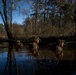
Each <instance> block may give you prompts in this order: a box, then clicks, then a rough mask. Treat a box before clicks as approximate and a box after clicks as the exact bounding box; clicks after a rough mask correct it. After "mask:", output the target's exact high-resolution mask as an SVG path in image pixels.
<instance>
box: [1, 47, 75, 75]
mask: <svg viewBox="0 0 76 75" xmlns="http://www.w3.org/2000/svg"><path fill="white" fill-rule="evenodd" d="M8 49H9V48H8V47H7V48H3V47H2V48H0V75H44V74H45V75H76V64H75V61H71V60H57V59H56V60H54V59H53V58H52V57H49V56H50V55H51V54H52V53H51V51H50V50H49V49H50V48H47V47H46V49H47V50H45V48H41V50H40V52H42V53H43V55H42V56H40V57H35V56H33V55H32V54H31V53H30V51H29V50H27V48H26V47H24V48H23V49H22V50H21V51H15V49H14V51H12V52H11V53H9V52H8ZM46 53H47V55H46ZM45 55H46V56H48V57H47V58H46V57H45ZM52 55H54V54H52ZM51 58H52V59H51Z"/></svg>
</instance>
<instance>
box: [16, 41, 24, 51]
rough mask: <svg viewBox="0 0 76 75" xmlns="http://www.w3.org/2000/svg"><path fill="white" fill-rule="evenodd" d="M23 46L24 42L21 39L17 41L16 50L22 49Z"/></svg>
mask: <svg viewBox="0 0 76 75" xmlns="http://www.w3.org/2000/svg"><path fill="white" fill-rule="evenodd" d="M22 48H23V43H22V42H21V41H20V40H17V41H16V50H17V51H20V50H21V49H22Z"/></svg>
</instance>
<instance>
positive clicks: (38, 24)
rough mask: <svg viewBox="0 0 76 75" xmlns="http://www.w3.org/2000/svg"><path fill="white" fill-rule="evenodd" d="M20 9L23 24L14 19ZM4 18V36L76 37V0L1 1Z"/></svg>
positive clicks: (0, 31) (1, 25) (0, 33)
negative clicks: (15, 13)
mask: <svg viewBox="0 0 76 75" xmlns="http://www.w3.org/2000/svg"><path fill="white" fill-rule="evenodd" d="M21 3H22V4H23V6H21ZM26 5H28V6H29V8H25V6H26ZM22 7H24V8H22ZM29 9H30V10H31V11H30V10H29ZM17 11H19V12H20V14H22V15H25V16H26V18H25V19H24V20H23V23H22V24H19V23H17V22H14V23H13V22H12V21H13V19H12V18H13V16H14V14H13V12H17ZM0 18H2V21H3V23H0V38H9V39H12V38H19V37H20V38H25V37H32V36H39V37H50V36H55V37H56V36H58V37H59V36H76V0H0Z"/></svg>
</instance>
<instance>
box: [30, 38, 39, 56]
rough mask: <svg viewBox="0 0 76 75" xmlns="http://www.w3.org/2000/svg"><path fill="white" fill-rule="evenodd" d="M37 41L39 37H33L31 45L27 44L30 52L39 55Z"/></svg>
mask: <svg viewBox="0 0 76 75" xmlns="http://www.w3.org/2000/svg"><path fill="white" fill-rule="evenodd" d="M39 42H40V38H39V37H35V38H34V42H33V43H32V45H30V46H29V49H30V51H31V52H32V54H33V55H35V56H38V55H39V51H38V49H39V45H38V44H39Z"/></svg>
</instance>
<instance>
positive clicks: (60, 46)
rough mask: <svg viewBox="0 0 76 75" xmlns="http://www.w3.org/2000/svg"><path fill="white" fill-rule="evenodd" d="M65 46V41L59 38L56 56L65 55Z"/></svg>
mask: <svg viewBox="0 0 76 75" xmlns="http://www.w3.org/2000/svg"><path fill="white" fill-rule="evenodd" d="M63 47H64V41H63V40H58V44H57V46H56V56H57V57H63Z"/></svg>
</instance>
